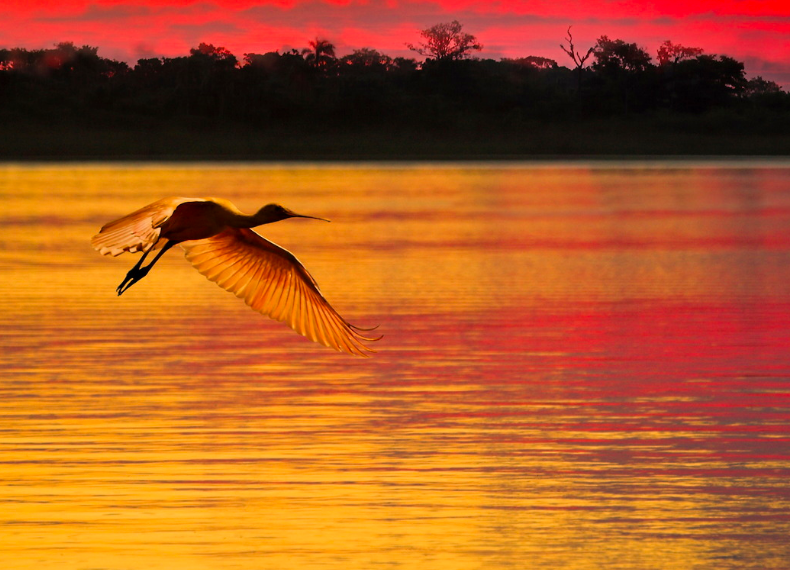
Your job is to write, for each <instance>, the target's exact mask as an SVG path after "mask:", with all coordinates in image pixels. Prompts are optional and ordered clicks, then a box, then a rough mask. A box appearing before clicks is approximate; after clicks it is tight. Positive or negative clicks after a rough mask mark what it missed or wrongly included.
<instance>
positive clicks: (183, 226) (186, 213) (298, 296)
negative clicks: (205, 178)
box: [91, 197, 381, 356]
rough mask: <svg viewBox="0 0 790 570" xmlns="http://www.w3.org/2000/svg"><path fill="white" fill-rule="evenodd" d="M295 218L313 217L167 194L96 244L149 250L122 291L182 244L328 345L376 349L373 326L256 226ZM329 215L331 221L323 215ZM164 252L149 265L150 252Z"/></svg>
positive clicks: (200, 266)
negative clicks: (351, 317)
mask: <svg viewBox="0 0 790 570" xmlns="http://www.w3.org/2000/svg"><path fill="white" fill-rule="evenodd" d="M288 218H310V219H314V220H324V219H323V218H316V217H313V216H304V215H301V214H297V213H295V212H292V211H291V210H289V209H288V208H284V207H283V206H280V205H279V204H268V205H266V206H264V207H263V208H261V209H260V210H258V212H257V213H255V214H252V215H246V214H243V213H242V212H241V211H240V210H239V209H238V208H237V207H236V206H234V205H233V204H232V203H231V202H229V201H228V200H222V199H219V198H180V197H171V198H164V199H162V200H159V201H158V202H154V203H153V204H149V205H148V206H145V207H143V208H140V209H139V210H137V211H136V212H132V213H131V214H129V215H128V216H124V217H123V218H120V219H118V220H115V221H114V222H110V223H109V224H106V225H105V226H104V227H103V228H102V229H101V230H100V231H99V233H98V234H96V235H95V236H93V239H92V240H91V245H93V248H94V249H95V250H96V251H98V252H99V253H101V254H102V255H111V256H113V257H116V256H118V255H121V254H122V253H124V252H129V253H136V252H143V255H142V257H141V258H140V260H139V261H138V262H137V264H135V266H134V267H132V269H130V270H129V272H128V273H127V274H126V277H125V278H124V279H123V281H121V284H120V285H118V288H117V289H116V291H117V292H118V295H122V294H123V293H124V292H125V291H126V290H127V289H129V287H131V286H132V285H134V284H135V283H137V282H138V281H140V280H141V279H142V278H143V277H145V276H146V275H148V272H149V271H150V270H151V268H152V267H153V266H154V264H155V263H156V262H157V261H159V259H160V258H161V257H162V256H163V255H164V254H165V253H166V252H167V251H168V250H169V249H170V248H171V247H173V246H174V245H176V244H179V245H180V246H181V248H182V249H183V250H184V251H185V254H186V258H187V259H188V260H189V261H190V262H191V263H192V265H193V266H194V267H195V269H197V270H198V271H199V272H200V273H202V274H203V275H204V276H206V277H207V278H208V279H209V280H211V281H213V282H214V283H216V284H217V285H219V286H220V287H222V288H223V289H225V290H226V291H230V292H231V293H233V294H235V295H236V296H237V297H240V298H242V299H244V302H245V303H247V305H249V306H250V307H251V308H252V309H254V310H255V311H258V312H259V313H262V314H264V315H267V316H269V317H271V318H272V319H275V320H278V321H282V322H284V323H286V324H287V325H288V326H290V327H291V328H292V329H294V330H295V331H296V332H298V333H299V334H301V335H303V336H306V337H307V338H309V339H310V340H313V341H315V342H318V343H321V344H323V345H324V346H328V347H329V348H334V349H335V350H338V351H343V352H347V353H349V354H353V355H357V356H369V355H370V354H371V353H373V352H375V351H374V350H373V349H371V348H370V347H368V346H367V345H366V344H365V343H366V342H373V341H376V340H379V339H380V338H381V337H380V336H379V337H370V336H365V335H364V334H363V333H365V332H367V331H370V330H373V329H362V328H359V327H355V326H354V325H352V324H350V323H348V322H347V321H346V320H345V319H343V317H341V316H340V315H339V314H338V313H337V311H335V310H334V309H333V308H332V306H331V305H330V304H329V302H328V301H327V300H326V299H325V298H324V296H323V295H322V294H321V291H320V290H319V289H318V284H317V283H316V281H315V279H313V277H312V276H311V275H310V273H308V271H307V269H305V267H304V265H302V264H301V263H300V262H299V260H298V259H296V257H295V256H294V255H293V254H292V253H291V252H289V251H287V250H286V249H283V248H282V247H280V246H279V245H277V244H275V243H273V242H270V241H269V240H267V239H264V238H263V237H262V236H261V235H260V234H258V233H256V232H254V231H253V230H252V229H250V228H254V227H256V226H261V225H263V224H271V223H273V222H278V221H280V220H285V219H288ZM324 221H328V220H324ZM155 250H158V253H157V254H156V256H155V257H154V259H153V261H151V262H150V263H149V264H148V265H146V266H145V267H143V262H144V261H145V258H146V257H147V256H148V254H149V253H151V252H152V251H155Z"/></svg>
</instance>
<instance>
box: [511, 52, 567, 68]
mask: <svg viewBox="0 0 790 570" xmlns="http://www.w3.org/2000/svg"><path fill="white" fill-rule="evenodd" d="M502 61H507V62H511V63H514V64H516V65H521V66H524V67H531V68H534V69H554V68H556V67H557V62H556V61H554V60H553V59H549V58H548V57H539V56H535V55H528V56H527V57H520V58H518V59H503V60H502Z"/></svg>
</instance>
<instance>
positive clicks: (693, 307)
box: [0, 164, 790, 570]
mask: <svg viewBox="0 0 790 570" xmlns="http://www.w3.org/2000/svg"><path fill="white" fill-rule="evenodd" d="M788 181H790V168H788V167H787V166H781V167H778V166H776V165H774V166H771V167H766V166H765V165H762V166H760V165H757V166H754V165H753V166H748V165H746V166H743V167H741V168H723V167H722V168H720V167H717V166H716V165H697V166H694V165H682V166H678V165H673V164H665V165H664V168H655V167H644V168H639V167H637V166H628V167H623V166H618V165H610V166H608V167H598V166H594V165H593V166H590V167H579V166H576V167H566V166H564V165H555V166H547V167H541V166H537V167H525V166H520V165H503V166H486V165H477V166H466V167H460V166H453V165H420V166H404V167H394V166H376V165H372V166H368V167H352V166H343V165H340V166H325V167H319V166H309V165H305V166H291V167H285V166H283V167H277V166H256V165H247V166H216V165H206V166H190V165H161V166H138V165H123V164H121V165H116V166H79V165H76V166H70V165H65V166H6V167H4V168H3V169H2V170H0V195H2V197H3V200H4V204H5V208H4V209H3V211H2V212H0V222H2V225H3V227H4V228H6V233H5V234H4V241H3V247H2V249H0V273H1V274H2V275H1V276H0V277H2V278H0V310H1V311H2V313H3V315H4V316H5V318H4V319H3V320H2V322H0V347H2V351H0V365H1V366H2V370H3V373H2V376H0V396H1V397H0V465H2V469H0V525H2V527H3V537H4V540H3V541H2V542H0V559H1V560H3V563H4V567H5V568H44V569H46V568H52V569H54V568H58V569H61V568H80V567H120V566H124V567H126V566H128V567H140V568H142V567H145V568H190V569H191V568H216V567H236V568H256V569H257V568H316V567H326V568H346V569H348V568H354V569H356V568H359V569H362V568H370V567H373V566H376V565H383V564H390V565H400V566H403V567H414V568H417V567H419V568H428V569H433V568H436V569H439V568H442V569H444V568H447V569H466V568H468V569H470V570H471V569H473V568H480V567H483V566H485V567H490V568H508V567H510V568H512V567H517V566H519V565H520V564H523V561H524V560H530V561H534V565H535V566H536V567H547V568H549V567H556V566H558V565H564V566H566V567H568V568H575V569H580V570H583V569H589V568H600V567H611V568H620V569H637V568H644V567H645V566H651V565H653V566H658V565H660V566H662V567H664V566H665V567H688V566H692V565H693V566H699V567H716V568H724V569H736V568H742V567H744V566H752V567H767V568H770V567H779V566H781V565H782V564H784V561H785V560H787V559H788V555H790V550H789V548H790V547H788V545H787V541H786V537H787V534H788V531H790V491H789V490H788V486H787V478H788V476H790V453H788V449H790V446H788V443H790V427H788V426H790V385H789V384H788V378H790V356H789V355H788V352H787V350H786V347H787V346H788V345H789V344H790V317H789V315H790V285H788V284H789V283H790V280H789V279H788V278H787V277H788V274H787V273H788V269H787V268H788V267H790V265H789V264H788V263H787V261H788V256H790V240H788V236H787V233H786V228H787V227H788V222H790V194H788V191H787V188H788V187H790V185H789V184H788ZM53 189H57V191H54V190H53ZM187 189H188V191H187ZM171 194H189V195H196V196H201V195H211V194H214V195H218V196H224V197H227V198H232V199H233V200H234V202H236V203H237V204H238V205H239V207H240V208H242V209H244V210H248V211H253V210H255V209H256V207H258V206H260V205H261V204H263V203H267V202H271V201H277V202H281V203H283V204H284V205H286V206H288V207H292V208H293V209H294V210H296V211H304V212H305V213H309V214H314V215H318V216H325V217H327V218H329V219H331V220H332V223H331V224H320V223H314V224H313V223H309V222H308V221H306V220H304V221H302V222H304V223H300V222H298V221H295V220H293V221H289V222H281V223H279V224H275V225H272V226H271V227H270V228H265V231H263V233H264V234H265V235H266V237H267V238H269V239H272V240H273V241H275V242H277V243H280V244H281V245H283V246H285V247H287V248H289V249H290V250H291V251H293V252H294V253H295V254H296V255H298V256H299V257H300V259H301V260H302V261H303V262H304V263H305V264H306V265H307V266H308V267H309V268H310V270H311V272H312V273H313V274H314V275H315V277H316V279H317V280H318V281H319V283H320V284H321V287H322V290H323V291H324V293H325V294H326V295H327V297H328V298H329V299H330V300H331V301H332V302H333V304H334V305H336V306H337V307H338V309H339V310H342V311H343V312H344V313H345V314H347V315H348V317H349V319H353V320H355V321H358V322H360V324H363V325H364V324H380V325H381V332H383V333H384V335H385V338H384V339H383V340H382V341H381V343H380V345H381V346H380V347H379V348H380V349H381V351H380V353H379V354H378V355H377V356H376V357H375V358H373V359H370V360H357V359H352V358H351V357H344V356H342V355H339V354H336V353H334V352H333V351H330V350H328V349H325V348H322V347H320V346H318V345H314V344H313V343H310V342H308V341H306V340H305V339H303V338H301V337H299V336H298V335H296V334H294V333H293V332H291V331H290V330H289V329H287V327H284V326H283V325H281V324H279V323H275V322H272V321H269V320H266V319H265V318H263V317H260V316H258V315H256V314H255V313H252V312H251V311H249V309H248V308H247V307H245V306H244V304H243V303H241V302H239V300H238V299H236V298H234V297H233V296H232V295H228V294H226V293H224V292H222V291H220V290H218V289H217V287H216V286H215V285H213V284H212V283H209V282H207V281H206V280H205V279H204V278H203V277H202V276H200V275H199V274H197V273H196V272H195V271H194V270H193V269H192V268H191V267H190V266H189V264H188V263H187V262H186V261H185V260H184V259H183V258H181V256H180V255H178V254H177V253H176V252H175V251H173V252H170V253H171V254H172V255H170V254H169V255H168V256H166V257H165V258H164V259H163V261H162V262H161V263H162V265H161V266H157V267H156V269H155V270H154V271H153V272H152V273H151V275H149V276H148V277H147V278H146V279H144V280H143V281H142V282H141V283H139V284H138V285H136V286H135V287H134V288H133V289H131V290H130V291H129V292H128V293H127V294H125V295H124V296H123V297H121V298H118V297H116V296H115V294H114V288H115V286H117V284H118V282H119V281H120V280H121V278H122V277H123V275H124V274H125V273H126V271H127V270H128V268H129V267H130V266H131V264H132V263H133V259H132V258H126V259H124V257H126V256H121V257H119V258H117V259H114V260H107V259H105V258H102V257H100V256H99V255H97V254H96V253H95V252H94V251H93V250H92V249H91V248H90V245H89V239H90V236H91V235H93V233H94V232H95V231H96V229H98V227H100V226H101V224H102V223H104V221H106V219H107V218H108V217H112V216H113V215H116V214H117V215H120V214H123V213H125V212H128V211H131V210H133V209H134V208H135V207H137V206H140V205H144V204H146V203H149V202H151V201H153V200H154V199H156V198H158V197H162V196H166V195H171Z"/></svg>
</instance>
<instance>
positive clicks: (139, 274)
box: [115, 267, 150, 297]
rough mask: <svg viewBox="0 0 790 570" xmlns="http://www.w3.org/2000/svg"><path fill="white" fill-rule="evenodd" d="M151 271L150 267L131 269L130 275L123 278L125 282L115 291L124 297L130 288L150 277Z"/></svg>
mask: <svg viewBox="0 0 790 570" xmlns="http://www.w3.org/2000/svg"><path fill="white" fill-rule="evenodd" d="M149 269H150V267H144V268H133V269H131V270H130V271H129V273H127V274H126V277H124V278H123V281H121V284H120V285H118V287H117V288H116V289H115V291H116V292H117V293H118V296H119V297H120V296H121V295H123V294H124V292H125V291H126V290H127V289H128V288H129V287H131V286H132V285H134V284H135V283H137V282H138V281H139V280H140V279H142V278H143V277H145V276H146V275H148V270H149Z"/></svg>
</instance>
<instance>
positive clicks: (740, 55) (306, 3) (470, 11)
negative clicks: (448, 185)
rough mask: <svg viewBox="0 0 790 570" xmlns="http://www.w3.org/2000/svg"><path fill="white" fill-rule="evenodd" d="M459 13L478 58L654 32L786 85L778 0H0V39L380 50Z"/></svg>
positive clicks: (654, 44)
mask: <svg viewBox="0 0 790 570" xmlns="http://www.w3.org/2000/svg"><path fill="white" fill-rule="evenodd" d="M452 20H459V21H460V22H461V23H463V24H464V29H465V31H467V32H469V33H472V34H474V35H476V36H477V37H478V39H479V40H480V41H481V42H482V43H483V45H484V50H483V51H482V52H480V53H479V57H489V58H494V59H499V58H501V57H522V56H527V55H538V56H543V57H550V58H552V59H555V60H557V62H558V63H559V64H560V65H569V64H570V60H568V59H567V56H566V55H565V54H564V53H563V52H562V51H561V50H560V48H559V44H560V43H561V42H562V39H563V37H564V35H565V31H566V29H567V27H568V26H569V25H573V36H574V40H575V43H576V45H577V47H579V48H581V49H586V48H587V47H589V46H592V45H593V44H594V43H595V39H596V38H597V37H599V36H601V35H604V34H605V35H608V36H609V37H610V38H612V39H616V38H619V39H623V40H626V41H628V42H636V43H638V44H639V45H640V46H642V47H644V48H646V49H647V50H648V52H649V53H650V54H651V55H653V57H654V58H655V53H656V49H657V48H658V46H659V44H661V42H663V41H664V40H667V39H669V40H672V41H673V42H674V43H680V44H683V45H686V46H691V47H701V48H703V49H704V50H705V52H706V53H713V54H722V55H729V56H731V57H734V58H736V59H738V60H739V61H743V62H744V63H745V64H746V72H747V76H748V77H754V76H756V75H762V76H763V77H765V78H766V79H772V80H774V81H776V82H778V83H780V84H781V85H783V86H784V87H785V88H786V89H787V88H790V1H788V0H715V1H714V0H644V1H639V0H632V1H629V0H585V1H577V0H198V1H196V0H163V1H155V0H137V1H132V0H3V2H2V4H0V42H1V43H2V45H0V47H25V48H28V49H34V48H43V47H49V46H51V45H52V44H54V43H56V42H60V41H73V42H74V43H76V44H78V45H83V44H88V45H91V46H98V47H99V54H100V55H102V56H104V57H109V58H114V59H121V60H125V61H128V62H130V63H134V62H135V61H136V60H137V59H139V58H141V57H158V56H177V55H187V54H188V53H189V49H190V48H191V47H196V46H197V45H198V43H200V42H207V43H213V44H214V45H217V46H224V47H226V48H228V49H229V50H230V51H231V52H233V53H234V54H235V55H236V56H237V57H238V58H239V59H241V58H242V56H243V54H244V53H246V52H255V53H264V52H266V51H272V50H278V49H279V50H282V49H284V48H288V49H290V48H299V49H301V48H303V47H306V46H307V42H308V41H309V40H311V39H313V38H315V37H316V36H320V37H322V38H323V37H325V38H326V39H328V40H330V41H331V42H332V43H334V44H335V46H336V47H337V53H338V55H345V54H346V53H350V52H351V51H352V50H353V49H355V48H361V47H372V48H375V49H378V50H379V51H381V52H383V53H386V54H387V55H390V56H392V57H397V56H409V57H412V56H416V54H414V53H413V52H409V51H408V50H407V49H406V48H405V47H404V45H403V44H404V43H406V42H416V41H418V40H419V31H420V30H421V29H424V28H427V27H429V26H431V25H433V24H436V23H439V22H448V21H452Z"/></svg>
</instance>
